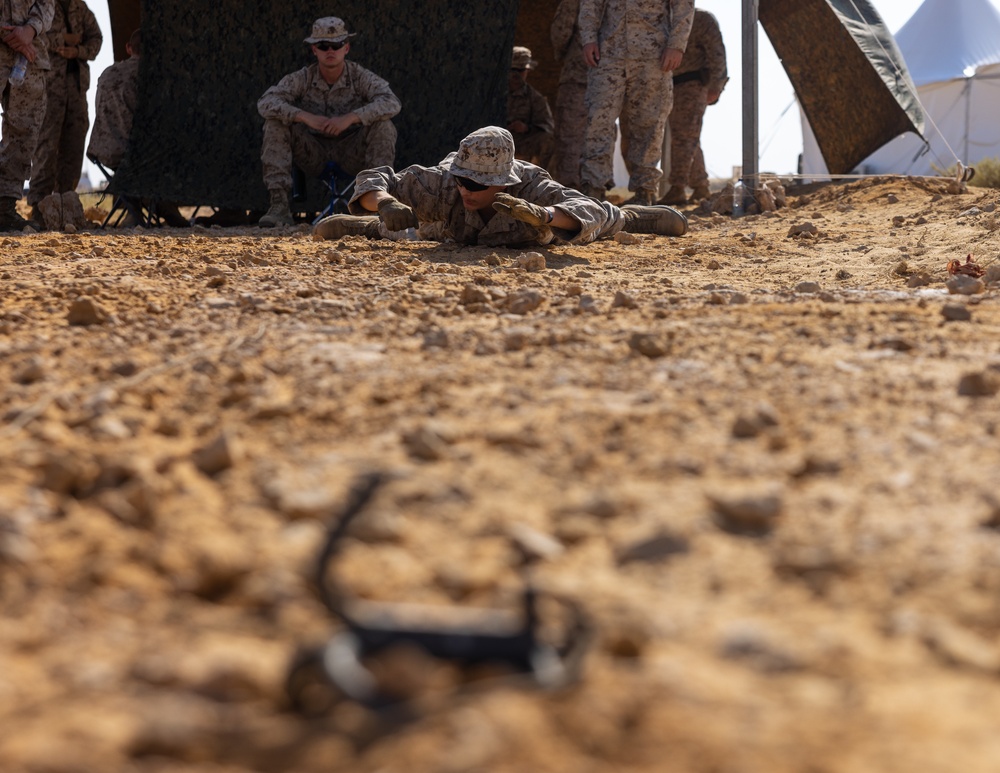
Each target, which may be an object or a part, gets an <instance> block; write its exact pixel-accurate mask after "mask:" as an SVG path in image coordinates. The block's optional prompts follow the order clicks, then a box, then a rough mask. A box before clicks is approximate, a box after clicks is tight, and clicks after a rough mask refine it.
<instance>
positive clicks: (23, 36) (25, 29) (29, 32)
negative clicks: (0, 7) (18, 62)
mask: <svg viewBox="0 0 1000 773" xmlns="http://www.w3.org/2000/svg"><path fill="white" fill-rule="evenodd" d="M2 29H3V37H2V38H0V39H2V40H3V42H4V43H6V44H7V45H8V46H10V47H11V48H13V49H14V50H15V51H17V53H19V54H24V56H25V58H26V59H27V60H28V61H29V62H34V61H35V47H34V46H33V45H32V41H34V39H35V28H34V27H32V26H31V25H30V24H22V25H20V26H14V25H8V24H5V25H4V26H3V27H2Z"/></svg>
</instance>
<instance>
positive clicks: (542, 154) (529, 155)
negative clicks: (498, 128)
mask: <svg viewBox="0 0 1000 773" xmlns="http://www.w3.org/2000/svg"><path fill="white" fill-rule="evenodd" d="M511 133H512V134H513V136H514V157H515V158H519V159H521V160H522V161H529V162H531V163H532V164H535V165H537V166H540V167H542V168H543V169H547V168H548V166H549V159H551V158H552V135H551V134H549V133H548V132H543V131H538V130H535V131H528V132H524V133H523V134H520V133H515V132H511Z"/></svg>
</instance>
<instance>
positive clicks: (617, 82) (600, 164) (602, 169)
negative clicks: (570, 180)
mask: <svg viewBox="0 0 1000 773" xmlns="http://www.w3.org/2000/svg"><path fill="white" fill-rule="evenodd" d="M624 97H625V63H624V62H621V61H619V62H611V61H608V60H606V59H605V60H602V61H601V63H600V65H599V66H597V67H595V68H593V69H591V70H590V74H589V77H588V79H587V96H586V104H587V129H586V132H585V133H584V140H583V152H582V153H581V155H580V190H581V192H582V193H586V194H587V195H591V196H593V195H598V194H599V195H600V196H602V197H603V193H604V191H605V190H606V189H607V184H608V183H609V182H612V181H613V179H614V159H613V156H612V154H613V153H614V149H615V136H616V134H615V119H617V118H618V115H619V114H620V113H621V111H622V100H623V99H624Z"/></svg>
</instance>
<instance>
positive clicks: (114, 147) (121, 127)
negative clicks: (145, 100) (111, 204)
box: [87, 56, 139, 169]
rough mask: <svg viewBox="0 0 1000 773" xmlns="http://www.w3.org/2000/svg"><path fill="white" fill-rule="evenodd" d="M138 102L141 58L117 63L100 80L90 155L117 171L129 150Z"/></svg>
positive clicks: (88, 152) (88, 150)
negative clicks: (129, 140) (129, 139)
mask: <svg viewBox="0 0 1000 773" xmlns="http://www.w3.org/2000/svg"><path fill="white" fill-rule="evenodd" d="M138 99H139V57H137V56H133V57H131V58H130V59H126V60H125V61H123V62H115V63H114V64H113V65H111V66H110V67H109V68H107V69H106V70H105V71H104V72H103V73H101V77H100V78H98V79H97V102H96V105H95V108H94V129H93V131H91V133H90V145H88V146H87V155H88V156H93V157H94V158H96V159H97V160H98V161H100V162H101V163H102V164H104V165H105V166H107V167H109V168H111V169H117V168H118V165H119V164H120V163H121V161H122V158H123V157H124V156H125V151H126V149H127V148H128V138H129V135H130V134H131V133H132V117H133V115H135V106H136V102H137V101H138Z"/></svg>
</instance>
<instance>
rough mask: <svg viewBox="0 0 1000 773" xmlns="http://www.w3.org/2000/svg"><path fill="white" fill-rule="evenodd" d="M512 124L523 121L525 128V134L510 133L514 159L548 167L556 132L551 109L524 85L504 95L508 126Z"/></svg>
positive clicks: (539, 94) (535, 92) (533, 91)
mask: <svg viewBox="0 0 1000 773" xmlns="http://www.w3.org/2000/svg"><path fill="white" fill-rule="evenodd" d="M514 121H524V123H526V124H527V125H528V131H526V132H515V131H514V130H511V134H512V135H513V136H514V146H515V147H516V148H517V157H518V158H520V159H522V160H525V161H535V163H538V164H541V165H545V164H547V163H548V160H549V157H550V156H551V155H552V133H553V131H554V130H555V124H554V123H553V121H552V109H551V108H550V107H549V101H548V100H547V99H546V98H545V96H544V95H543V94H542V93H541V92H540V91H538V89H535V88H533V87H532V86H530V85H528V84H527V83H525V84H524V85H523V86H522V87H521V88H519V89H517V90H516V91H509V92H508V93H507V124H508V126H509V125H510V124H511V123H513V122H514ZM536 159H537V160H536Z"/></svg>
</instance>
